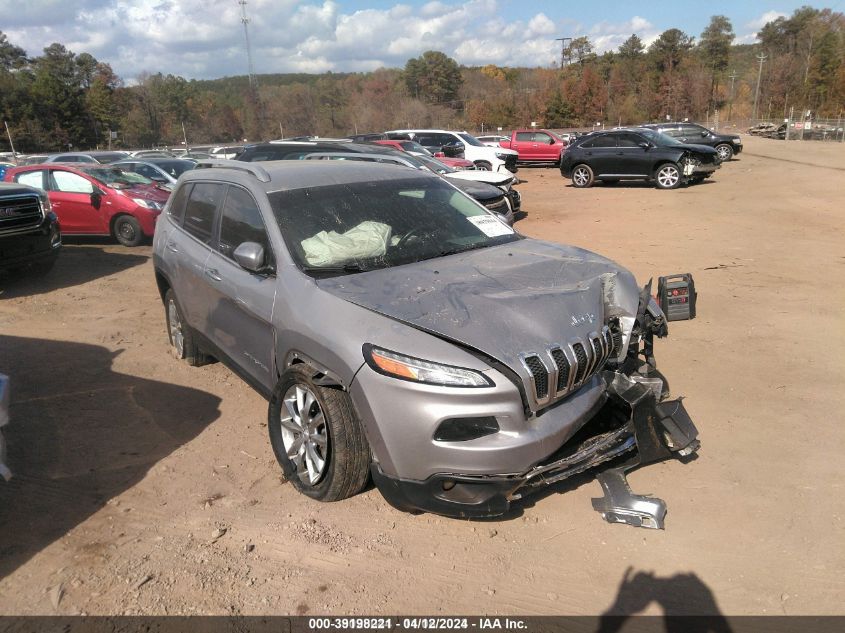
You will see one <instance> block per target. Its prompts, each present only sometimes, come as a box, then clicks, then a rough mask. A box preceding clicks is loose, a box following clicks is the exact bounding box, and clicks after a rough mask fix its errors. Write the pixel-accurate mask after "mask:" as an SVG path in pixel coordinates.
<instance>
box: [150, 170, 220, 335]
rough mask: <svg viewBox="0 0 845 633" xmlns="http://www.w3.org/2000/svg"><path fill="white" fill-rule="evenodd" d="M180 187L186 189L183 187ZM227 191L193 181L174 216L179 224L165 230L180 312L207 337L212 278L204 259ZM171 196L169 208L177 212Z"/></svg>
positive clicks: (206, 256) (175, 202) (209, 248)
mask: <svg viewBox="0 0 845 633" xmlns="http://www.w3.org/2000/svg"><path fill="white" fill-rule="evenodd" d="M182 189H183V190H186V189H188V188H187V187H183V188H182ZM225 194H226V185H225V184H221V183H213V182H197V183H194V184H193V185H192V186H191V187H190V189H189V190H188V191H186V200H185V206H184V214H183V217H182V218H178V217H174V218H173V219H174V221H176V222H177V223H179V224H180V225H181V228H180V229H178V230H173V231H170V232H168V235H167V240H166V242H165V248H166V249H167V250H168V251H169V253H168V258H169V259H170V262H171V279H170V281H171V283H172V284H173V291H174V292H175V293H176V299H177V301H178V302H179V307H180V308H181V309H182V316H183V317H184V318H185V320H186V321H187V322H188V324H189V325H190V326H191V327H192V328H194V329H195V330H197V331H198V332H200V333H201V334H203V335H204V336H206V337H207V338H208V337H209V333H210V327H209V324H208V315H209V299H210V289H209V282H210V281H211V279H210V278H209V277H207V276H206V262H207V261H208V257H209V255H210V254H211V247H212V244H213V241H214V237H215V236H214V232H215V223H216V218H217V209H218V208H219V207H220V204H221V203H222V201H223V198H224V197H225ZM177 203H179V201H178V200H174V201H173V204H172V205H171V208H172V209H173V210H174V212H180V211H181V208H180V207H178V206H177Z"/></svg>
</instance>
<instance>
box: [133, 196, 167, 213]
mask: <svg viewBox="0 0 845 633" xmlns="http://www.w3.org/2000/svg"><path fill="white" fill-rule="evenodd" d="M132 202H134V203H135V204H137V205H138V206H141V207H146V208H147V209H156V210H157V211H161V204H159V203H158V202H156V201H155V200H145V199H144V198H132Z"/></svg>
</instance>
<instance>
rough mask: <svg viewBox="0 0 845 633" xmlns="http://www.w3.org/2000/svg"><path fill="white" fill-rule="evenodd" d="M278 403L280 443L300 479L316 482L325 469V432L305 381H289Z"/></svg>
mask: <svg viewBox="0 0 845 633" xmlns="http://www.w3.org/2000/svg"><path fill="white" fill-rule="evenodd" d="M283 402H284V406H283V407H282V414H281V425H282V443H283V444H284V447H285V452H286V454H287V456H288V459H290V460H291V462H292V463H293V465H294V466H295V467H296V474H297V475H298V476H299V478H300V480H302V482H303V483H305V484H308V485H311V486H313V485H315V484H317V483H318V482H319V481H320V479H322V477H323V475H324V474H325V472H326V466H327V465H328V454H329V435H328V427H327V426H326V418H325V415H324V414H323V410H322V408H321V407H320V403H319V402H318V401H317V397H316V396H315V395H314V393H313V392H312V391H311V389H310V388H308V387H307V386H306V385H304V384H301V383H297V384H294V385H292V386H291V387H290V388H289V389H288V390H287V391H286V392H285V397H284V400H283Z"/></svg>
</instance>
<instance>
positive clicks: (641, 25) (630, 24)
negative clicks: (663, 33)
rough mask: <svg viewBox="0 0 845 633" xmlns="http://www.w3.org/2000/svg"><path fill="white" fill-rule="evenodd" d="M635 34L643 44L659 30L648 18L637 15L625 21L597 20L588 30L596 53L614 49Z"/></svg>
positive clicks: (651, 40)
mask: <svg viewBox="0 0 845 633" xmlns="http://www.w3.org/2000/svg"><path fill="white" fill-rule="evenodd" d="M633 34H636V35H637V36H638V37H639V38H640V39H641V40H642V41H643V44H644V45H645V46H648V45H649V44H651V43H652V42H653V41H654V40H655V39H657V37H658V36H659V35H660V31H659V30H658V29H657V28H656V27H655V26H654V25H653V24H652V23H651V22H649V21H648V20H646V19H645V18H643V17H640V16H638V15H635V16H634V17H633V18H631V19H630V20H628V21H627V22H621V23H618V22H599V23H598V24H596V25H594V26H593V27H592V28H590V30H589V31H588V37H589V38H590V41H591V42H592V43H593V46H594V47H595V50H596V52H597V53H605V52H607V51H612V50H616V49H617V48H619V46H620V45H621V44H622V43H623V42H625V40H627V39H628V38H629V37H631V35H633Z"/></svg>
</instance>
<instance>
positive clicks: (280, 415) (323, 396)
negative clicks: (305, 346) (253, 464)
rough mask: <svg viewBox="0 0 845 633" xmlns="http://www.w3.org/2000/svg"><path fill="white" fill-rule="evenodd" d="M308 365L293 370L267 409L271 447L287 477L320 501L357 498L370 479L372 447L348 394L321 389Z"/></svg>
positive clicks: (282, 380)
mask: <svg viewBox="0 0 845 633" xmlns="http://www.w3.org/2000/svg"><path fill="white" fill-rule="evenodd" d="M313 375H314V372H313V371H311V370H310V369H309V367H308V366H307V365H305V364H298V365H294V366H293V367H291V368H289V369H288V370H287V371H286V372H285V373H284V374H283V375H282V377H281V379H280V380H279V382H278V383H277V384H276V388H275V389H274V390H273V396H272V398H271V400H270V405H269V408H268V424H267V427H268V430H269V433H270V444H271V446H272V447H273V452H274V453H275V455H276V459H277V460H278V462H279V465H280V466H281V467H282V471H283V472H284V474H285V478H286V479H287V480H288V481H289V482H291V484H293V486H294V488H296V489H297V490H298V491H299V492H301V493H302V494H304V495H306V496H308V497H311V498H312V499H317V500H318V501H339V500H341V499H346V498H348V497H351V496H353V495H356V494H358V493H359V492H361V490H363V489H364V486H365V485H366V483H367V480H368V478H369V468H370V461H371V459H370V448H369V444H368V443H367V439H366V437H365V436H364V432H363V429H362V428H361V423H360V422H359V420H358V417H357V415H356V414H355V411H354V409H353V407H352V400H351V398H350V397H349V394H348V393H346V392H345V391H342V390H340V389H337V388H332V387H325V386H321V385H317V384H316V383H315V382H314V380H313Z"/></svg>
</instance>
